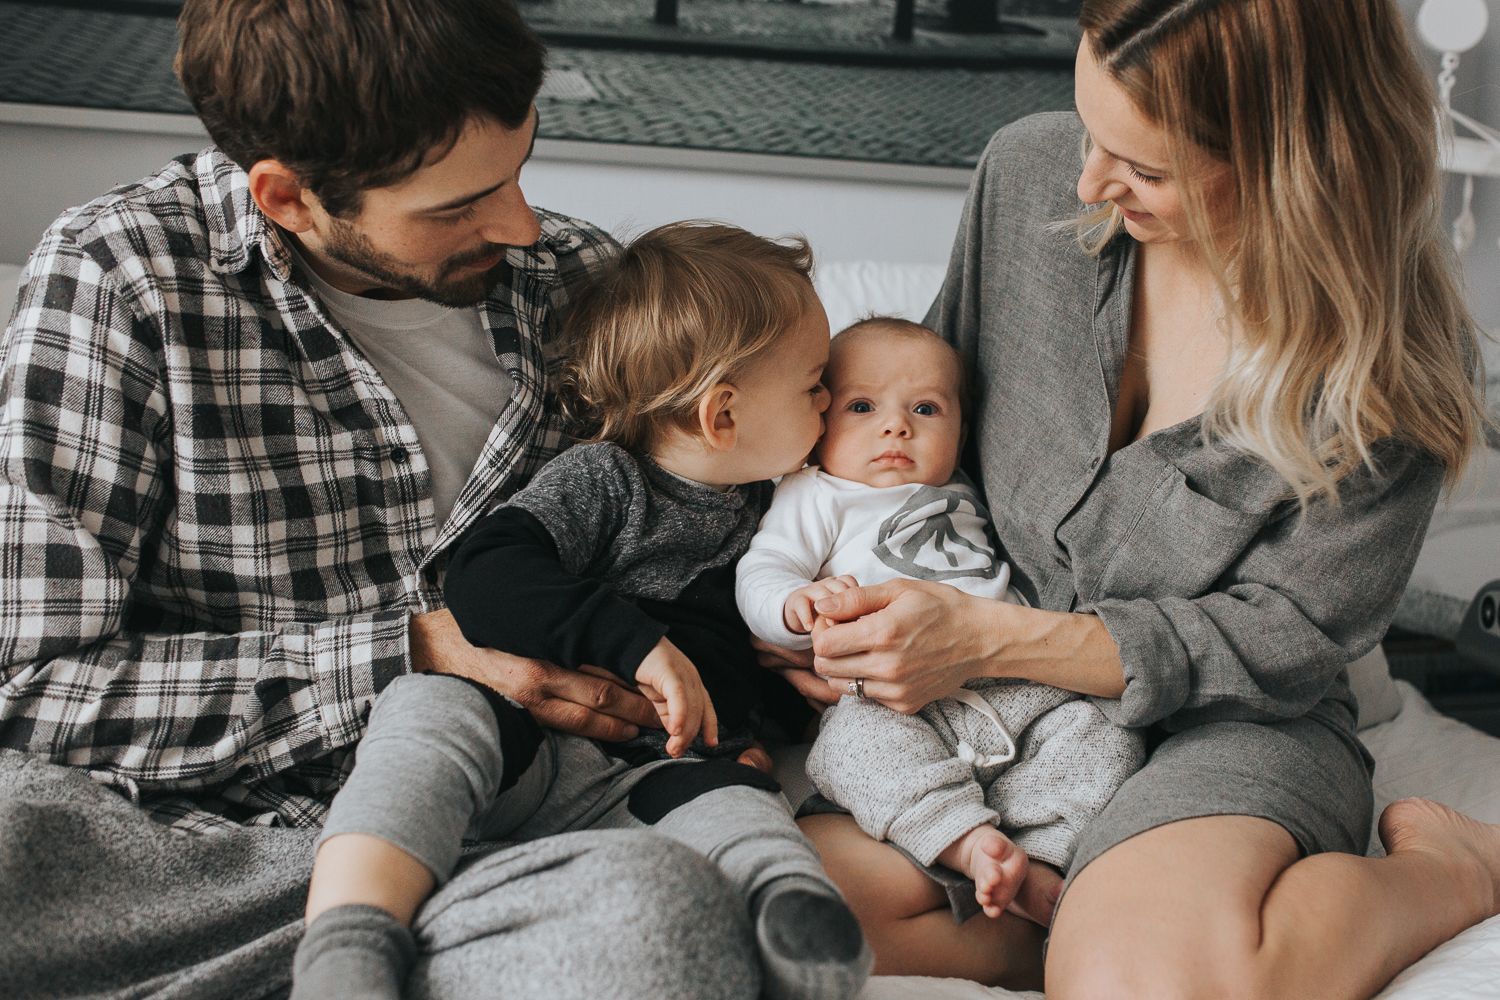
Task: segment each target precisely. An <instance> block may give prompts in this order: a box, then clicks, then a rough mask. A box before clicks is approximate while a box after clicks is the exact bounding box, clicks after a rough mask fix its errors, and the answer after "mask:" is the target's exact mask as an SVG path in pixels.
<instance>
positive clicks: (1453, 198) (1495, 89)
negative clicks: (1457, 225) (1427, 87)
mask: <svg viewBox="0 0 1500 1000" xmlns="http://www.w3.org/2000/svg"><path fill="white" fill-rule="evenodd" d="M1486 2H1487V3H1488V4H1489V8H1490V27H1489V31H1488V32H1486V34H1485V36H1484V38H1482V39H1481V40H1480V42H1479V44H1478V45H1477V46H1476V47H1475V48H1473V49H1472V50H1470V51H1468V52H1465V53H1464V54H1463V56H1462V57H1461V61H1460V63H1459V67H1458V85H1457V86H1456V87H1455V88H1454V91H1453V107H1454V108H1456V109H1457V110H1459V111H1462V112H1464V113H1465V114H1467V115H1469V116H1471V117H1473V118H1477V119H1478V120H1479V121H1481V122H1484V123H1485V124H1487V125H1491V126H1500V3H1497V2H1496V0H1486ZM1400 5H1401V10H1402V13H1404V14H1405V15H1406V21H1407V24H1408V25H1409V26H1411V28H1412V37H1413V39H1414V42H1415V44H1416V47H1417V50H1418V52H1419V53H1420V54H1421V58H1422V61H1423V65H1425V66H1426V67H1427V69H1428V72H1429V73H1430V74H1431V76H1432V78H1433V79H1434V80H1436V78H1437V74H1438V71H1439V70H1440V69H1441V65H1440V60H1441V56H1440V55H1439V54H1438V53H1436V52H1433V51H1431V50H1429V49H1428V48H1427V47H1426V46H1424V45H1423V44H1422V42H1421V39H1420V38H1419V37H1418V36H1417V34H1416V27H1415V23H1416V15H1417V11H1418V10H1420V9H1421V7H1422V0H1400ZM1458 134H1460V135H1466V134H1467V133H1466V132H1463V131H1462V130H1458ZM1462 189H1463V180H1462V178H1458V177H1455V178H1453V179H1452V180H1451V181H1450V182H1449V189H1448V203H1447V211H1446V214H1445V216H1444V221H1445V222H1452V220H1453V217H1454V216H1456V215H1457V214H1458V211H1459V206H1460V204H1461V201H1460V196H1461V194H1462ZM1474 218H1475V221H1476V223H1477V233H1476V235H1475V237H1474V243H1473V244H1472V245H1471V246H1470V247H1469V250H1468V252H1467V253H1465V254H1464V256H1463V265H1464V277H1465V283H1466V285H1467V286H1468V290H1469V305H1470V308H1472V309H1473V310H1474V315H1475V317H1476V318H1477V319H1478V320H1479V322H1480V323H1481V324H1483V325H1484V326H1485V327H1486V328H1488V329H1490V330H1495V329H1497V328H1500V243H1497V240H1500V178H1489V177H1479V178H1476V179H1475V182H1474Z"/></svg>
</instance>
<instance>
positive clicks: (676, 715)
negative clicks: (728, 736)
mask: <svg viewBox="0 0 1500 1000" xmlns="http://www.w3.org/2000/svg"><path fill="white" fill-rule="evenodd" d="M635 682H636V684H637V685H639V686H640V689H641V693H642V694H644V695H645V696H646V697H647V698H649V699H651V704H652V706H653V707H654V708H655V709H656V714H657V715H659V716H660V717H661V721H662V725H663V727H664V728H665V729H666V730H667V735H668V737H669V738H668V739H667V753H669V754H671V755H672V756H673V757H681V756H682V755H683V754H684V753H687V748H688V747H690V746H692V743H693V740H694V739H696V738H697V736H698V732H699V730H702V732H703V742H704V743H707V744H708V745H709V746H711V747H712V746H718V745H719V717H718V716H717V715H715V714H714V703H713V702H712V701H710V700H709V697H708V689H707V688H705V687H704V686H703V679H702V678H701V677H699V676H698V668H697V667H695V666H693V661H692V660H689V659H688V658H687V657H686V656H683V655H682V651H681V650H679V649H678V648H677V647H676V646H674V645H672V643H671V642H669V641H668V640H666V639H661V640H660V641H658V642H657V644H656V648H655V649H653V650H651V652H649V653H647V654H646V658H645V659H644V660H642V661H641V665H640V666H638V667H636V668H635Z"/></svg>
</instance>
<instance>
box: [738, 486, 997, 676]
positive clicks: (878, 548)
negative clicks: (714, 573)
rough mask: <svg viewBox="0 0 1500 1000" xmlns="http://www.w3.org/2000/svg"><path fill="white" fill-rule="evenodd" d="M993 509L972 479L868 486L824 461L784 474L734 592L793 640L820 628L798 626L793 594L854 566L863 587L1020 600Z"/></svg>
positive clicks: (777, 637) (755, 622) (754, 618)
mask: <svg viewBox="0 0 1500 1000" xmlns="http://www.w3.org/2000/svg"><path fill="white" fill-rule="evenodd" d="M988 524H989V511H988V510H986V509H985V506H984V504H983V503H982V502H981V501H980V499H979V495H978V493H976V492H975V490H974V488H973V487H972V486H970V485H969V484H968V482H966V481H965V480H963V479H954V480H952V481H951V482H949V483H948V484H947V485H946V486H924V485H922V484H921V483H910V484H907V485H905V486H884V487H879V486H866V485H865V484H863V483H856V482H851V481H850V480H848V479H839V478H838V477H837V476H830V475H829V474H828V473H826V472H824V471H822V470H821V469H819V468H818V467H817V466H815V465H811V466H808V467H807V468H805V469H803V470H801V471H800V472H794V473H792V474H791V475H789V476H787V477H786V478H785V479H783V480H782V481H781V485H780V486H778V487H777V488H776V496H775V498H774V499H773V500H772V501H771V509H770V510H768V511H767V512H766V516H765V518H764V519H762V520H761V522H760V531H759V532H757V533H756V535H755V538H754V539H753V540H752V541H751V542H750V550H749V551H748V552H746V553H745V555H744V556H743V557H742V558H741V559H740V564H739V570H738V572H737V576H736V580H735V598H736V600H737V602H738V603H739V607H740V614H741V615H743V616H744V618H745V623H746V624H747V625H749V626H750V631H752V632H754V633H755V634H756V635H757V636H759V637H760V638H762V639H764V640H765V641H766V642H769V643H771V644H772V645H775V646H780V647H782V648H784V649H807V648H808V647H809V646H811V645H812V638H811V637H810V636H806V635H799V634H797V633H795V632H792V631H789V630H788V629H787V627H786V624H785V622H784V621H783V619H782V609H783V608H784V607H785V605H786V599H787V597H789V596H790V595H791V593H792V591H794V590H798V589H800V588H802V587H805V586H807V585H808V584H809V583H812V582H813V581H815V580H823V579H827V578H828V577H831V576H844V575H846V574H847V575H849V576H852V577H854V579H855V580H857V581H859V585H860V586H862V587H869V586H874V585H875V584H878V583H885V582H886V581H887V580H894V579H897V578H905V579H911V580H933V581H937V582H939V583H946V584H950V585H952V586H954V587H957V588H958V589H959V590H962V591H964V592H966V593H969V594H974V595H976V596H978V597H992V598H995V599H997V600H1002V601H1009V602H1011V603H1013V604H1015V603H1020V600H1019V598H1018V597H1017V596H1016V595H1015V594H1014V592H1013V591H1012V590H1011V589H1010V565H1009V564H1008V563H1006V562H1005V561H1004V560H1003V559H1000V558H998V557H997V556H996V555H995V549H994V547H993V546H992V545H991V544H990V541H989V536H988V532H987V531H986V528H987V526H988Z"/></svg>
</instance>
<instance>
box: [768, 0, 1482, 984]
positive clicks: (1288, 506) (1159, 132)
mask: <svg viewBox="0 0 1500 1000" xmlns="http://www.w3.org/2000/svg"><path fill="white" fill-rule="evenodd" d="M1081 23H1082V25H1083V28H1084V30H1085V37H1084V43H1083V45H1082V46H1081V48H1080V52H1079V55H1078V64H1077V106H1078V115H1077V116H1076V117H1074V116H1072V115H1051V116H1038V117H1036V118H1032V119H1028V120H1026V121H1023V122H1020V123H1017V124H1016V125H1014V126H1011V127H1009V128H1007V129H1005V130H1003V131H1001V132H1000V133H999V134H998V135H997V136H996V137H995V139H994V140H993V141H992V142H991V144H990V148H989V150H988V151H987V153H986V155H985V158H984V160H983V162H982V163H981V164H980V168H979V170H978V173H977V176H976V180H975V183H974V187H973V189H972V191H971V193H970V197H969V202H968V206H967V208H966V211H965V216H964V220H963V223H962V226H961V229H960V232H959V236H958V241H957V245H956V247H955V249H954V254H953V259H952V262H951V264H950V267H949V272H948V277H947V281H946V284H945V286H944V289H943V291H942V293H941V295H940V297H939V299H938V301H937V303H936V304H935V305H934V307H933V311H932V313H931V314H930V315H929V317H928V323H929V325H931V326H933V327H934V328H935V329H937V330H938V331H939V332H940V333H942V334H943V335H944V336H945V337H947V338H949V339H950V340H952V341H953V342H954V343H955V344H957V345H958V346H959V347H960V348H961V349H962V350H963V351H964V352H965V353H966V354H967V356H968V357H969V358H970V359H971V360H972V362H973V364H974V369H975V374H976V378H977V382H978V387H979V389H980V394H981V396H982V397H983V406H982V409H981V411H980V412H979V414H978V417H977V421H976V427H975V431H976V433H975V435H974V437H975V439H976V443H977V449H976V450H977V455H976V459H977V463H978V470H979V471H980V473H981V475H982V478H983V483H984V486H985V489H986V493H987V498H988V501H989V505H990V509H991V511H992V512H993V514H994V516H995V521H996V528H997V530H998V532H999V535H1000V538H1001V540H1002V542H1003V543H1004V545H1005V547H1006V549H1007V551H1008V554H1009V556H1010V558H1011V559H1012V561H1013V562H1014V564H1015V566H1016V568H1017V571H1018V574H1017V575H1018V578H1019V579H1020V580H1021V581H1022V586H1023V588H1026V589H1027V591H1028V593H1027V596H1028V597H1029V598H1031V603H1032V605H1033V608H1020V607H1015V606H1011V605H1005V604H999V603H996V602H983V601H981V600H979V599H976V598H969V597H966V596H964V595H962V594H959V593H958V592H957V591H953V590H950V589H949V588H946V587H944V586H941V585H934V584H928V583H922V582H910V581H896V582H892V583H889V584H885V585H883V586H880V587H871V588H864V589H860V590H850V591H846V592H844V593H842V594H838V595H835V596H833V597H830V598H825V599H824V600H823V601H822V602H820V603H819V605H818V609H819V611H820V612H821V613H822V614H824V615H826V616H828V617H830V618H833V619H834V620H837V621H840V622H843V623H844V624H838V625H835V626H833V627H831V628H829V629H827V630H826V631H824V632H822V633H821V634H820V635H819V636H818V637H817V640H816V643H815V651H816V653H817V659H816V661H815V662H814V664H813V665H814V667H815V669H816V670H817V672H818V673H819V674H822V675H824V676H825V677H826V678H828V680H827V681H824V680H821V679H819V678H818V677H817V676H816V675H814V674H813V673H811V672H810V671H805V670H804V671H795V670H793V671H789V676H790V677H791V679H792V680H793V681H794V683H796V684H798V686H799V688H800V689H801V690H803V691H804V693H807V694H809V695H811V696H814V697H818V698H821V699H822V700H825V701H826V700H831V699H832V698H835V697H837V696H838V695H840V694H843V693H844V691H845V689H846V687H847V686H848V683H849V680H850V679H851V678H856V677H859V678H865V684H864V691H865V693H866V695H867V696H869V697H873V698H877V699H880V700H881V701H883V702H885V703H886V704H889V705H891V706H892V707H895V708H897V709H899V710H902V711H914V710H915V709H916V708H917V707H919V706H920V705H922V704H925V703H927V702H929V701H931V700H933V699H935V698H938V697H942V696H944V695H946V694H948V693H949V692H951V691H952V690H954V689H955V688H956V687H957V686H958V685H959V684H961V683H963V682H964V681H965V680H967V679H970V678H974V677H981V676H1004V677H1019V678H1026V679H1029V680H1034V681H1039V682H1045V683H1049V684H1055V685H1058V686H1060V687H1064V688H1068V689H1070V690H1074V691H1079V692H1082V693H1084V694H1087V695H1092V696H1095V697H1096V698H1097V699H1098V703H1099V705H1100V707H1101V708H1103V710H1104V711H1105V713H1106V714H1107V715H1109V716H1110V717H1111V718H1112V719H1113V720H1114V721H1115V722H1117V723H1119V724H1121V725H1128V726H1140V727H1149V730H1148V732H1149V733H1150V735H1151V739H1152V742H1153V744H1154V745H1155V748H1154V752H1153V754H1152V756H1151V758H1150V760H1149V762H1148V763H1147V765H1146V767H1145V768H1144V769H1143V770H1142V771H1141V772H1139V773H1138V774H1137V775H1136V776H1135V777H1133V778H1132V779H1131V780H1130V781H1129V782H1127V783H1126V785H1125V786H1124V787H1123V788H1122V789H1121V790H1120V792H1119V793H1118V794H1117V795H1116V796H1115V798H1114V800H1113V802H1112V803H1111V804H1110V806H1109V807H1108V808H1107V809H1106V811H1105V812H1104V813H1103V814H1102V815H1101V816H1100V817H1099V818H1098V819H1097V820H1096V821H1095V822H1094V823H1093V824H1092V825H1091V826H1090V827H1088V828H1087V829H1086V830H1085V831H1084V832H1083V833H1082V835H1081V837H1080V839H1079V842H1078V845H1077V850H1076V857H1075V860H1074V861H1073V864H1072V866H1071V870H1070V872H1069V873H1068V874H1069V876H1070V882H1069V883H1068V887H1067V890H1066V893H1065V894H1064V895H1063V896H1062V901H1061V903H1060V904H1059V905H1058V907H1057V910H1056V914H1055V919H1054V920H1053V922H1052V936H1051V942H1050V946H1049V950H1048V954H1047V965H1046V972H1047V976H1046V986H1047V995H1048V998H1049V1000H1066V998H1071V997H1089V998H1098V997H1106V996H1107V997H1119V996H1147V995H1149V996H1151V997H1153V998H1162V997H1172V996H1178V995H1181V996H1215V997H1221V996H1275V997H1295V996H1315V997H1320V998H1334V997H1349V998H1363V997H1369V996H1370V995H1372V994H1373V993H1375V992H1376V991H1377V990H1378V989H1379V988H1380V987H1381V986H1382V985H1383V984H1384V983H1386V982H1387V981H1388V980H1389V979H1390V978H1391V977H1392V976H1394V975H1395V974H1396V973H1397V972H1398V971H1399V970H1400V969H1402V968H1403V967H1405V966H1406V965H1408V964H1410V963H1411V962H1412V961H1414V960H1415V959H1417V958H1418V957H1420V956H1421V955H1422V954H1424V953H1425V952H1426V951H1428V950H1429V949H1431V948H1432V947H1433V946H1435V945H1436V944H1438V943H1439V942H1441V941H1443V940H1445V939H1446V938H1448V937H1450V936H1452V935H1453V934H1455V933H1457V932H1458V931H1460V930H1462V929H1464V928H1465V927H1468V926H1469V925H1471V924H1473V923H1475V922H1477V921H1478V920H1480V919H1483V918H1485V917H1488V916H1490V915H1492V914H1494V913H1495V912H1496V911H1497V909H1500V902H1497V898H1496V896H1497V886H1500V827H1491V826H1486V825H1483V824H1479V823H1475V822H1473V821H1472V820H1468V819H1466V818H1464V817H1461V816H1458V815H1457V814H1455V813H1452V812H1451V811H1448V810H1446V809H1444V808H1442V807H1439V806H1435V805H1433V804H1430V803H1422V802H1416V801H1412V802H1404V803H1397V804H1396V805H1393V806H1391V807H1390V808H1389V809H1388V810H1387V811H1386V813H1385V815H1384V816H1383V818H1382V821H1381V836H1382V838H1383V840H1384V841H1385V845H1386V848H1387V850H1388V851H1389V852H1390V856H1389V857H1386V858H1383V859H1379V860H1369V859H1366V858H1364V857H1362V856H1361V855H1363V853H1364V851H1365V847H1366V842H1367V838H1368V833H1369V826H1370V814H1371V808H1372V805H1371V802H1372V799H1371V788H1370V766H1371V761H1370V759H1369V757H1368V756H1367V755H1366V754H1365V752H1364V751H1363V748H1362V747H1361V746H1360V744H1359V742H1358V741H1357V740H1356V739H1355V737H1354V722H1355V705H1354V701H1353V697H1352V695H1351V694H1350V691H1349V688H1348V685H1347V674H1346V672H1345V669H1344V666H1345V664H1346V663H1347V662H1348V661H1349V660H1350V659H1352V658H1353V657H1355V656H1357V655H1359V654H1361V653H1363V652H1365V651H1366V650H1368V649H1369V648H1371V646H1373V645H1374V643H1375V642H1377V641H1378V640H1379V638H1380V637H1381V635H1382V633H1383V632H1384V630H1385V627H1386V625H1387V623H1388V621H1389V619H1390V617H1391V615H1392V613H1393V611H1394V608H1395V605H1396V602H1397V600H1398V598H1399V596H1400V593H1401V590H1402V587H1403V585H1404V583H1405V580H1406V578H1407V576H1408V574H1409V573H1410V570H1411V566H1412V562H1413V560H1414V559H1415V556H1416V553H1417V550H1418V549H1419V547H1420V545H1421V541H1422V536H1423V533H1424V531H1425V526H1426V524H1427V521H1428V518H1429V516H1430V514H1431V511H1432V508H1433V505H1434V504H1435V502H1436V500H1437V497H1438V494H1439V491H1440V489H1441V487H1442V485H1443V483H1444V482H1449V483H1451V482H1453V481H1455V480H1456V479H1457V478H1458V477H1459V476H1460V474H1461V473H1462V470H1463V466H1464V464H1465V462H1466V460H1467V458H1468V456H1469V454H1470V452H1471V450H1472V448H1473V447H1474V444H1475V442H1476V440H1477V435H1478V432H1479V428H1480V426H1481V420H1482V417H1481V410H1480V409H1479V402H1478V400H1477V398H1476V391H1475V388H1474V385H1475V383H1474V380H1473V374H1474V368H1475V366H1476V364H1477V360H1476V359H1477V341H1476V334H1475V325H1474V322H1473V320H1472V319H1471V318H1470V317H1469V315H1468V313H1467V311H1466V309H1465V307H1464V305H1463V301H1462V297H1461V294H1460V290H1459V288H1458V285H1457V283H1456V281H1455V279H1454V277H1453V269H1454V262H1453V260H1452V255H1451V251H1450V250H1449V249H1448V248H1447V246H1446V244H1445V241H1444V239H1443V236H1442V233H1441V231H1440V226H1439V220H1438V215H1437V212H1438V208H1439V204H1440V190H1441V189H1440V179H1439V175H1438V172H1437V167H1436V163H1437V146H1436V135H1435V130H1434V127H1433V122H1434V113H1433V112H1434V108H1433V98H1432V95H1431V92H1430V89H1429V87H1428V86H1427V84H1426V82H1425V80H1424V78H1423V75H1422V72H1421V70H1420V68H1419V67H1418V65H1417V63H1416V60H1415V59H1414V57H1413V55H1412V52H1411V49H1410V47H1409V44H1408V41H1407V38H1406V35H1405V32H1404V30H1403V27H1402V24H1401V22H1400V19H1399V15H1398V13H1397V10H1396V7H1395V4H1394V3H1393V2H1391V0H1085V3H1084V5H1083V13H1082V18H1081ZM1080 144H1084V148H1085V151H1086V159H1085V162H1084V166H1083V170H1082V175H1081V176H1079V174H1078V173H1076V172H1074V171H1070V170H1068V169H1067V165H1068V164H1069V163H1070V162H1077V161H1076V160H1073V159H1072V158H1073V157H1074V156H1076V155H1077V150H1078V149H1079V146H1080ZM1078 199H1081V200H1082V201H1083V202H1084V203H1086V204H1088V205H1092V206H1097V210H1096V211H1093V212H1092V214H1089V215H1087V216H1086V217H1085V218H1084V219H1083V220H1081V221H1079V222H1077V223H1076V224H1074V225H1064V226H1062V227H1059V226H1057V225H1056V224H1055V223H1057V222H1058V220H1068V219H1069V218H1071V217H1075V216H1077V214H1078ZM856 619H859V620H856ZM804 829H806V830H807V832H808V833H809V834H810V835H811V836H812V837H813V839H814V840H815V841H816V842H817V843H818V846H819V848H820V849H821V850H822V852H823V855H824V859H825V862H826V863H827V865H828V868H829V871H830V874H832V875H833V877H834V879H835V880H836V881H839V882H840V883H841V885H842V886H843V888H844V889H845V891H846V893H847V894H848V895H849V896H850V899H851V903H852V904H853V905H854V906H855V908H856V911H857V912H859V913H860V915H861V919H862V920H863V921H864V922H865V924H866V929H867V931H868V932H869V933H870V937H871V941H872V945H873V946H874V948H875V950H876V955H877V972H899V971H905V972H936V973H939V974H947V975H955V974H959V975H972V976H974V977H975V978H980V979H989V980H995V979H1003V978H1006V977H1007V976H1009V977H1010V978H1011V979H1012V981H1014V978H1015V977H1016V976H1018V975H1021V976H1024V974H1025V971H1026V964H1027V955H1028V952H1027V947H1026V946H1027V941H1026V940H1025V938H1024V935H1022V934H1020V933H1018V931H1017V928H1016V926H1015V925H1014V924H1006V923H1003V922H999V921H985V920H984V918H977V921H978V923H976V921H971V922H970V924H971V925H975V926H974V928H973V929H970V927H969V925H966V926H965V928H963V929H961V930H955V929H953V927H952V921H951V919H949V918H946V917H945V916H944V915H943V912H942V903H943V895H942V893H941V892H940V891H939V890H938V889H937V887H936V886H935V885H931V884H925V883H923V884H921V885H919V887H918V888H917V889H912V888H911V886H912V880H913V879H916V880H917V882H918V883H921V882H922V880H921V876H919V875H915V874H914V872H915V870H914V869H913V868H912V867H911V866H910V865H909V864H906V862H904V860H902V859H901V858H899V857H898V856H896V855H895V853H894V852H893V851H891V850H890V849H889V848H887V847H885V846H883V845H878V844H875V843H874V842H873V841H870V840H869V839H868V838H866V837H864V835H863V834H861V833H860V832H859V831H858V829H857V828H855V827H854V826H853V823H852V821H850V820H849V819H848V818H847V817H841V816H817V817H811V818H809V819H807V820H804ZM902 866H905V867H904V868H903V867H902ZM872 887H878V891H877V890H872ZM903 893H906V895H905V896H903V895H902V894H903ZM913 898H918V899H921V900H923V901H924V902H923V904H922V905H923V906H925V907H926V909H925V911H923V910H922V908H921V907H913V906H912V904H911V900H912V899H913ZM902 906H906V907H907V910H905V911H903V910H902V909H901V907H902ZM1036 916H1038V917H1039V919H1040V920H1041V921H1042V922H1045V921H1046V920H1047V918H1048V917H1049V916H1050V915H1048V914H1038V915H1036ZM945 919H947V924H946V925H945V924H943V920H945Z"/></svg>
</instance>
